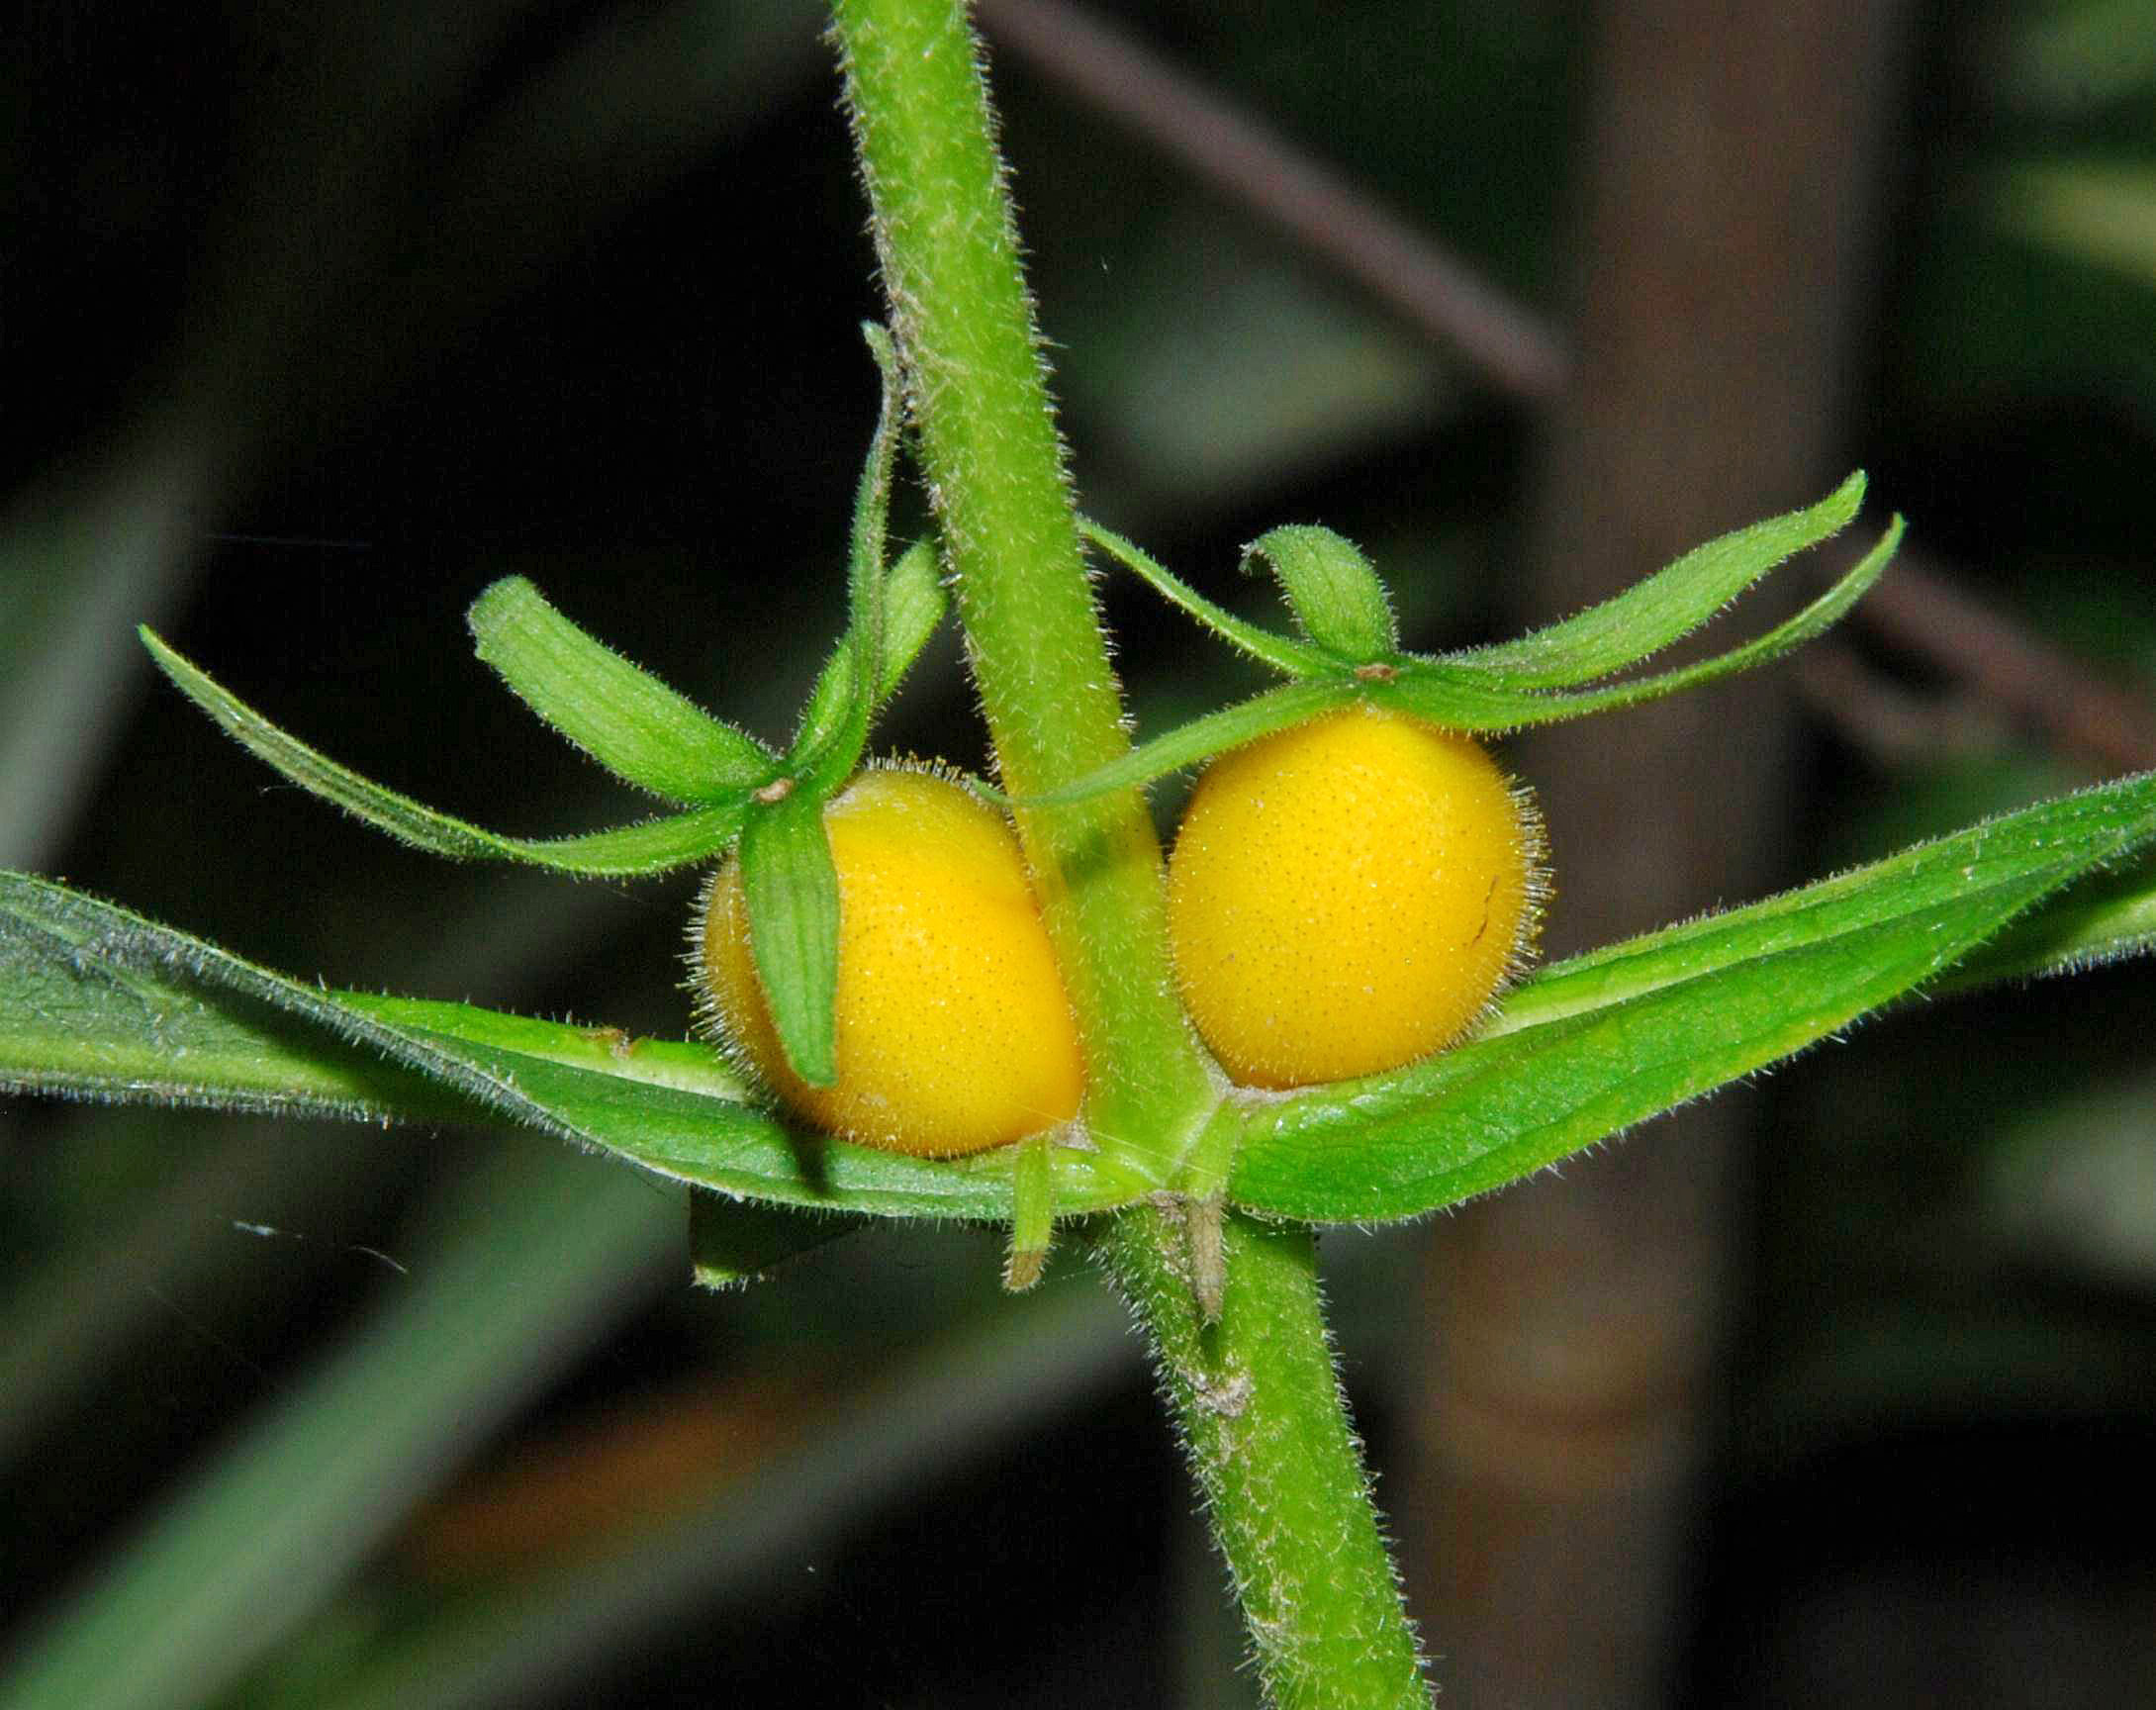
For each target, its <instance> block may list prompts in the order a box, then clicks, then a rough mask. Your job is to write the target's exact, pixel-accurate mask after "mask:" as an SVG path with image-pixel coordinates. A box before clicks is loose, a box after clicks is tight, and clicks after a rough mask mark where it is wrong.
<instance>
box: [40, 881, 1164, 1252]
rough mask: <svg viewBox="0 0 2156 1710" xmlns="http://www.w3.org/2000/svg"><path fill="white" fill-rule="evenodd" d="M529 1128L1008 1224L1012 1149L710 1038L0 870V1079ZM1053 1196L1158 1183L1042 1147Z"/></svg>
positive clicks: (1085, 1195)
mask: <svg viewBox="0 0 2156 1710" xmlns="http://www.w3.org/2000/svg"><path fill="white" fill-rule="evenodd" d="M5 1092H16V1093H42V1094H47V1095H52V1096H60V1097H78V1098H94V1099H101V1100H106V1101H112V1102H124V1103H151V1104H185V1105H198V1106H203V1107H210V1108H223V1109H243V1110H279V1111H297V1112H305V1113H309V1114H319V1115H332V1116H342V1117H349V1118H353V1119H357V1120H362V1121H383V1120H406V1121H429V1122H434V1121H442V1120H445V1119H446V1120H459V1121H466V1122H474V1123H483V1124H487V1125H490V1126H495V1127H520V1128H535V1129H537V1130H539V1131H540V1132H542V1133H546V1134H551V1135H553V1136H555V1137H556V1138H559V1139H564V1140H569V1141H573V1142H575V1143H577V1144H580V1145H585V1146H590V1147H593V1148H595V1149H597V1150H602V1151H606V1152H609V1153H612V1154H613V1155H615V1156H616V1157H618V1158H621V1159H624V1160H626V1161H628V1162H630V1163H633V1164H637V1165H640V1166H641V1167H643V1168H645V1169H647V1170H651V1171H654V1172H656V1173H658V1174H660V1175H663V1176H667V1177H671V1178H673V1179H674V1180H676V1181H680V1182H685V1183H688V1184H690V1185H691V1186H694V1187H704V1188H715V1189H717V1190H718V1191H719V1192H721V1193H724V1194H727V1195H729V1196H732V1197H736V1198H754V1199H762V1200H769V1201H773V1202H776V1203H781V1204H787V1205H798V1206H805V1207H810V1208H814V1209H820V1210H826V1211H856V1212H862V1213H866V1214H869V1215H874V1216H889V1217H920V1216H931V1217H963V1218H968V1219H972V1220H977V1221H983V1222H995V1223H1001V1222H1007V1221H1008V1220H1009V1218H1010V1216H1011V1213H1012V1193H1011V1173H1012V1168H1013V1164H1014V1162H1015V1154H1014V1149H1013V1148H1011V1147H1007V1146H1004V1147H997V1148H994V1149H992V1150H990V1151H987V1152H982V1153H977V1154H976V1155H974V1156H973V1157H971V1158H964V1159H958V1160H928V1159H919V1158H908V1157H906V1156H904V1155H902V1154H900V1153H894V1152H879V1151H875V1150H873V1149H871V1148H869V1147H865V1146H855V1145H851V1144H848V1143H847V1142H845V1141H841V1140H834V1139H830V1138H828V1137H824V1136H815V1135H807V1134H802V1133H799V1132H797V1131H795V1130H792V1129H790V1128H788V1127H787V1126H786V1125H784V1124H783V1123H781V1122H780V1121H778V1120H777V1119H776V1118H775V1117H773V1116H772V1115H771V1114H770V1113H769V1112H768V1111H766V1110H764V1109H763V1108H762V1107H760V1106H759V1105H757V1104H755V1103H753V1102H751V1101H750V1100H749V1098H748V1096H747V1093H746V1092H745V1090H744V1088H743V1087H742V1085H741V1083H740V1081H739V1079H738V1078H737V1077H736V1076H735V1075H734V1074H733V1073H732V1072H731V1071H730V1070H729V1069H728V1068H727V1067H726V1064H725V1062H724V1060H723V1059H722V1058H720V1057H719V1056H718V1055H717V1054H716V1053H715V1052H713V1051H712V1050H711V1049H710V1048H709V1047H707V1046H704V1045H701V1044H691V1043H683V1042H678V1041H671V1042H670V1041H664V1040H652V1039H631V1038H629V1037H628V1036H627V1035H626V1034H624V1033H622V1032H620V1031H619V1030H617V1029H614V1028H609V1027H577V1026H571V1025H567V1024H564V1023H559V1022H552V1021H538V1020H532V1019H529V1018H527V1017H524V1016H519V1015H505V1014H501V1013H499V1012H497V1011H493V1010H488V1009H479V1008H475V1007H473V1006H471V1005H469V1004H464V1003H442V1002H434V1001H431V1000H428V999H424V998H392V997H383V996H380V995H375V994H368V993H358V992H332V991H329V990H327V989H325V988H323V987H320V986H314V985H308V984H303V983H301V982H298V981H293V980H288V979H285V978H283V977H282V976H280V975H277V974H273V973H271V972H269V971H268V970H267V969H263V968H259V967H256V966H255V965H253V964H251V963H248V962H245V961H242V960H241V959H240V958H238V957H236V956H234V955H232V954H230V953H229V952H227V951H224V950H220V949H218V948H217V947H216V946H215V945H212V944H208V943H205V942H203V941H202V940H201V939H199V938H193V937H190V936H188V935H187V934H185V933H181V932H175V931H173V930H171V929H170V928H169V927H164V926H159V925H157V924H155V923H154V922H151V921H149V920H145V919H143V918H142V917H141V915H138V914H133V913H130V912H129V911H127V910H126V909H123V908H116V907H114V906H113V905H112V904H110V903H100V902H97V901H96V900H94V899H92V898H89V897H84V896H82V895H81V894H79V893H77V892H73V891H69V890H68V889H67V888H66V887H64V886H60V885H55V884H53V883H51V882H50V881H49V880H45V879H38V878H33V877H31V876H28V875H24V874H6V873H0V1093H5ZM1052 1163H1053V1167H1054V1171H1055V1176H1056V1202H1057V1204H1058V1205H1059V1206H1060V1207H1062V1208H1063V1209H1065V1210H1066V1211H1068V1212H1071V1213H1072V1214H1080V1213H1084V1212H1089V1211H1100V1210H1107V1209H1111V1208H1113V1207H1115V1206H1117V1205H1123V1204H1128V1203H1130V1202H1131V1201H1132V1200H1133V1199H1136V1198H1138V1197H1140V1196H1142V1195H1143V1194H1145V1193H1147V1192H1149V1191H1152V1190H1154V1189H1156V1188H1160V1187H1161V1186H1162V1183H1161V1182H1159V1181H1154V1180H1150V1179H1140V1178H1137V1177H1135V1176H1133V1175H1131V1174H1130V1173H1129V1172H1127V1171H1126V1170H1124V1169H1123V1168H1122V1167H1120V1166H1118V1165H1116V1164H1114V1163H1112V1162H1111V1161H1109V1160H1108V1159H1107V1158H1106V1157H1105V1155H1104V1154H1101V1153H1095V1152H1080V1151H1076V1150H1073V1149H1070V1148H1066V1147H1056V1148H1053V1149H1052Z"/></svg>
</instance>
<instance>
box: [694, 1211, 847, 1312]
mask: <svg viewBox="0 0 2156 1710" xmlns="http://www.w3.org/2000/svg"><path fill="white" fill-rule="evenodd" d="M868 1221H869V1219H867V1218H866V1217H861V1216H855V1215H849V1214H846V1213H841V1212H831V1213H824V1212H815V1211H800V1210H797V1209H795V1208H794V1207H792V1206H786V1205H766V1204H763V1203H761V1202H760V1201H758V1200H754V1199H730V1198H728V1197H726V1195H724V1194H723V1193H709V1192H702V1191H698V1190H696V1189H692V1190H691V1191H690V1194H689V1270H690V1276H691V1277H692V1279H694V1281H695V1282H696V1283H697V1284H698V1286H699V1287H703V1288H741V1287H746V1286H747V1285H748V1284H749V1283H751V1282H763V1281H764V1280H765V1279H766V1278H767V1277H769V1276H770V1275H771V1274H772V1272H774V1271H776V1270H777V1269H778V1268H779V1267H780V1266H781V1265H784V1264H785V1263H786V1262H787V1261H788V1260H790V1259H797V1258H798V1257H799V1256H800V1255H801V1254H803V1253H812V1252H814V1251H815V1250H816V1249H817V1248H818V1247H827V1246H829V1245H830V1244H831V1243H832V1242H833V1241H843V1240H844V1239H845V1238H846V1237H847V1236H849V1235H851V1234H853V1233H854V1232H855V1231H857V1230H859V1229H861V1228H863V1227H865V1226H866V1225H867V1223H868Z"/></svg>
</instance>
